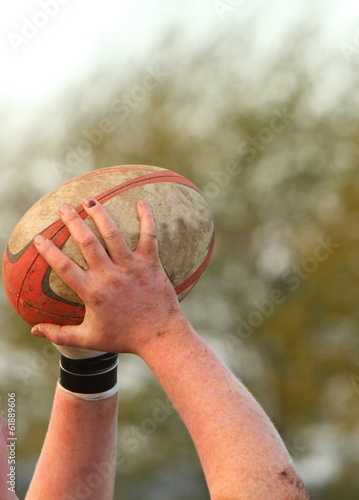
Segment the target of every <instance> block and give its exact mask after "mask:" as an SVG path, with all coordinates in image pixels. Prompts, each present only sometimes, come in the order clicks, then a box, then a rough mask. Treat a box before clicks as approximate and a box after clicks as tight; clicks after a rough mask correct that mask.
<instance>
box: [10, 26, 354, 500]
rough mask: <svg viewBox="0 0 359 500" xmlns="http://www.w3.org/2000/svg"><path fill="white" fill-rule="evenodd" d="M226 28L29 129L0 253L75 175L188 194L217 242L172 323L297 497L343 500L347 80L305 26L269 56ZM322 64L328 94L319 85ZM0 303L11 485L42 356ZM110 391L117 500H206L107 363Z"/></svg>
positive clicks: (253, 31) (77, 93)
mask: <svg viewBox="0 0 359 500" xmlns="http://www.w3.org/2000/svg"><path fill="white" fill-rule="evenodd" d="M304 20H305V22H304ZM226 27H227V28H226V30H223V31H218V35H217V36H216V35H215V33H214V34H213V40H212V42H211V43H209V44H208V43H207V44H206V46H197V47H192V48H191V52H190V51H189V47H188V45H187V46H185V47H183V41H182V37H181V31H180V30H177V31H174V32H173V34H172V35H171V36H168V37H167V38H166V39H165V40H164V42H163V43H162V44H161V45H160V46H158V47H154V48H153V47H151V49H150V50H149V51H148V54H147V56H146V58H145V59H144V60H143V61H142V62H141V64H138V65H137V67H134V65H133V62H132V61H131V60H128V61H127V60H125V59H123V60H111V59H106V61H105V62H104V63H103V64H102V65H100V67H97V68H96V70H95V71H94V72H93V74H91V75H87V77H86V78H85V79H84V80H83V82H82V84H81V83H79V84H78V85H77V86H76V87H75V88H72V87H71V88H70V87H69V88H68V89H66V90H65V91H64V94H63V95H59V96H58V99H57V100H56V102H52V103H50V104H49V105H48V106H47V108H45V109H43V110H42V112H40V113H39V114H38V115H37V116H36V117H35V118H34V119H33V121H32V123H31V124H30V125H29V128H28V130H27V131H26V133H25V134H24V136H23V137H22V141H21V144H20V146H19V147H18V148H14V146H11V147H10V148H9V147H8V146H6V144H2V148H3V149H4V158H6V161H5V162H4V163H3V166H2V171H1V175H2V179H3V182H2V183H1V190H2V196H3V204H2V206H1V207H0V216H1V220H2V221H3V227H2V229H1V237H2V240H1V243H2V247H3V248H4V247H5V242H6V238H7V235H8V234H9V232H10V231H11V228H12V227H13V226H14V225H15V223H16V222H17V220H18V219H19V218H20V217H21V215H22V214H23V213H24V212H25V211H26V209H27V208H29V207H30V206H31V205H32V204H33V203H34V202H35V201H36V200H37V199H38V198H39V197H41V196H42V195H43V194H45V193H46V192H47V191H49V190H50V189H52V188H54V187H55V186H56V185H58V184H60V183H61V182H64V181H66V180H67V179H69V178H71V177H75V176H77V175H80V174H81V173H83V172H85V171H88V170H91V169H94V168H101V167H105V166H110V165H116V164H127V163H144V164H152V165H158V166H162V167H166V168H169V169H173V170H176V171H178V172H180V173H181V174H183V175H185V176H187V177H189V178H190V179H191V180H192V181H194V182H195V183H196V184H197V185H198V186H199V187H200V188H201V189H202V190H203V191H204V193H205V194H206V196H207V198H208V200H209V202H210V204H211V207H212V209H213V212H214V216H215V219H216V228H217V229H216V231H217V233H216V234H217V240H216V249H215V253H214V256H213V260H212V263H211V265H210V267H209V269H208V270H207V271H206V273H205V275H204V276H203V278H202V279H201V282H200V283H199V284H198V285H197V287H196V288H195V289H194V290H193V292H192V293H191V296H190V297H189V298H188V299H186V300H185V301H184V303H183V308H184V310H185V311H186V314H187V315H188V317H189V319H190V320H191V321H192V323H193V324H194V326H195V327H196V329H197V330H198V331H199V332H200V333H201V334H202V335H204V336H205V337H206V339H207V340H208V341H209V343H210V344H211V345H213V347H214V349H215V350H216V351H217V352H218V354H219V355H220V356H221V357H222V358H223V359H224V360H225V362H226V363H228V364H229V365H230V367H231V369H232V370H233V371H234V373H235V374H236V375H237V376H238V377H241V378H242V379H243V380H244V382H245V383H246V384H247V385H248V387H249V389H250V390H251V391H252V392H253V393H254V395H255V396H256V397H257V398H258V400H259V401H260V402H261V404H262V405H263V406H264V407H265V409H266V410H267V412H268V413H269V415H270V416H271V418H272V419H273V421H274V423H275V424H276V426H277V427H278V429H279V430H280V432H281V434H282V436H283V438H284V440H285V441H286V444H287V446H288V448H289V450H290V452H291V453H292V455H293V458H294V460H295V461H296V463H297V464H298V467H299V469H300V471H301V472H302V474H303V477H304V480H306V481H307V486H308V489H309V490H310V492H311V494H312V496H311V498H313V500H322V499H323V500H324V499H326V500H328V499H334V498H338V495H339V492H340V496H341V498H342V499H343V500H346V499H348V500H349V499H353V498H357V497H358V494H359V485H358V481H357V479H356V473H355V471H356V470H357V469H358V465H359V463H358V462H359V459H358V456H359V454H358V441H359V440H358V434H359V428H358V423H357V418H356V415H357V411H358V406H359V382H358V380H359V363H358V356H357V352H358V347H359V346H358V343H359V340H358V336H357V334H356V329H357V325H358V322H359V316H358V307H357V296H358V293H357V291H358V287H359V260H358V256H357V255H358V252H359V244H358V241H359V230H358V229H359V223H358V220H359V219H358V214H359V177H358V173H357V158H358V134H357V127H356V118H355V115H354V110H353V106H352V103H351V99H350V98H349V97H348V96H351V95H353V94H355V92H356V88H357V83H358V82H357V75H355V74H354V73H353V72H352V71H351V68H349V67H348V61H347V60H346V59H345V58H344V56H343V55H342V54H341V53H340V51H339V48H338V47H334V49H333V50H337V52H334V55H333V50H332V49H331V48H330V47H327V46H326V45H325V44H324V42H323V40H322V38H321V37H320V30H319V29H318V25H317V23H316V22H315V21H313V20H312V21H308V18H307V17H306V18H303V19H299V20H298V26H297V28H296V29H293V27H292V30H291V32H290V34H287V35H286V38H283V41H282V44H281V45H280V49H279V50H277V51H275V52H272V53H266V52H265V51H264V49H263V47H261V48H260V47H259V45H258V44H259V41H260V37H261V33H260V32H259V31H260V30H259V28H258V27H257V25H256V18H252V19H246V22H245V28H246V29H245V30H244V29H239V28H243V24H241V26H238V25H235V26H233V29H230V25H226ZM189 54H191V55H190V56H189ZM319 56H320V57H319ZM333 57H334V63H333V64H331V61H332V58H333ZM333 65H334V66H335V68H336V69H337V70H338V68H341V69H342V71H341V75H342V79H341V81H340V82H339V84H338V82H337V81H335V82H334V83H333V84H332V85H329V83H328V79H329V80H330V78H331V77H332V75H333V69H332V66H333ZM19 174H20V175H19ZM357 251H358V252H357ZM1 304H2V317H1V322H2V331H3V332H5V333H4V346H5V347H4V351H3V352H4V353H5V355H6V356H5V355H3V356H2V358H4V364H6V377H5V378H4V377H3V380H2V386H3V387H6V388H11V390H12V391H13V390H14V391H17V393H18V420H19V427H20V432H21V436H20V437H21V439H20V440H19V460H20V461H22V464H23V465H21V464H19V470H22V471H24V478H25V480H24V483H25V482H26V481H28V480H29V477H28V475H27V474H28V473H29V471H31V467H28V463H29V461H30V462H31V463H33V461H34V460H35V459H36V457H37V456H38V454H39V451H40V448H41V445H42V441H43V437H44V433H45V430H46V426H47V421H48V416H49V412H50V407H51V398H52V391H53V387H54V384H55V382H56V377H57V375H56V372H57V356H56V354H55V352H54V350H53V349H52V348H51V347H49V346H48V345H47V344H46V342H45V341H41V340H39V339H32V338H31V336H30V335H29V332H28V328H27V327H26V325H24V324H23V323H22V322H21V320H19V319H18V318H17V317H16V315H15V313H13V312H12V311H11V310H10V309H9V306H8V304H7V301H6V298H5V296H4V294H2V296H1ZM10 351H11V354H10ZM29 353H30V354H29ZM5 358H6V359H5ZM6 360H7V361H6ZM120 379H123V380H122V389H121V404H120V415H119V447H118V449H119V460H118V473H119V476H120V478H119V482H118V483H119V486H118V492H117V493H116V495H117V494H118V495H119V496H118V498H120V490H121V492H122V494H121V498H122V499H123V500H124V499H125V498H126V499H127V500H131V499H135V498H136V499H137V498H148V499H152V498H156V499H158V498H169V497H170V498H171V499H173V500H177V499H178V500H179V499H181V500H184V499H186V498H188V499H190V498H196V499H198V500H200V499H202V498H203V499H205V498H207V497H208V494H207V492H206V487H205V484H204V480H203V477H202V473H201V470H200V467H199V464H198V459H197V456H196V453H195V451H194V450H193V448H192V445H191V441H190V438H189V436H188V434H187V431H186V430H185V428H184V426H183V424H182V422H181V421H180V420H179V419H178V417H177V414H176V412H175V411H174V410H173V409H171V407H170V406H169V405H168V401H167V399H166V396H165V395H164V394H163V392H162V390H161V388H160V387H159V386H158V384H157V383H156V382H155V381H154V380H153V377H152V376H151V374H150V373H149V372H148V370H147V369H146V367H145V366H143V364H142V363H141V362H140V360H135V359H133V357H131V356H123V357H122V361H121V362H120ZM156 405H157V406H158V405H160V407H163V408H164V412H165V413H164V414H166V415H167V417H168V418H165V419H164V421H163V422H158V421H156V420H155V419H154V417H153V411H154V409H155V408H156ZM166 411H167V413H166ZM21 467H22V468H21ZM122 476H125V477H122ZM22 488H23V489H24V488H25V484H23V486H22ZM115 498H117V497H116V496H115Z"/></svg>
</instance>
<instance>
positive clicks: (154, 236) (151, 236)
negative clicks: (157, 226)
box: [147, 230, 157, 240]
mask: <svg viewBox="0 0 359 500" xmlns="http://www.w3.org/2000/svg"><path fill="white" fill-rule="evenodd" d="M147 238H148V239H150V240H157V233H156V231H154V230H151V231H148V233H147Z"/></svg>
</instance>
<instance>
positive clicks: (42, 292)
mask: <svg viewBox="0 0 359 500" xmlns="http://www.w3.org/2000/svg"><path fill="white" fill-rule="evenodd" d="M88 197H94V198H95V199H96V200H98V202H99V203H101V204H103V205H104V206H105V207H106V210H107V211H108V212H109V214H110V215H111V216H112V218H113V219H114V220H115V222H116V223H117V224H118V226H119V227H120V229H121V231H122V232H123V234H124V237H125V239H126V241H127V243H128V245H129V246H130V248H131V249H132V250H134V249H135V248H136V245H137V241H138V236H139V220H138V216H137V211H136V203H137V201H138V200H140V199H144V200H146V201H147V202H148V203H149V204H150V205H151V207H152V210H153V213H154V217H155V221H156V228H157V234H158V243H159V252H160V258H161V262H162V265H163V267H164V269H165V271H166V273H167V275H168V277H169V279H170V280H171V282H172V284H173V286H174V288H175V290H176V293H177V295H178V298H179V300H182V299H183V298H184V297H185V296H186V295H187V294H188V293H189V291H190V290H191V289H192V288H193V286H194V285H195V284H196V283H197V281H198V280H199V278H200V276H201V274H202V273H203V271H204V270H205V268H206V267H207V264H208V262H209V259H210V256H211V253H212V250H213V242H214V223H213V218H212V214H211V211H210V208H209V205H208V203H207V201H206V199H205V198H204V196H203V195H202V193H201V191H200V190H199V189H198V188H197V187H196V186H195V185H194V184H192V183H191V182H190V181H189V180H187V179H186V178H184V177H183V176H181V175H179V174H177V173H175V172H172V171H170V170H166V169H163V168H158V167H153V166H147V165H122V166H117V167H109V168H103V169H99V170H94V171H92V172H88V173H86V174H84V175H81V176H79V177H76V178H74V179H72V180H70V181H68V182H65V183H64V184H62V185H61V186H59V187H57V188H56V189H54V190H53V191H51V192H50V193H48V194H47V195H45V196H44V197H43V198H41V199H40V200H39V201H38V202H37V203H35V205H33V206H32V207H31V208H30V210H29V211H28V212H27V213H26V214H25V215H24V216H23V218H22V219H21V220H20V221H19V223H18V224H17V226H16V227H15V229H14V231H13V232H12V234H11V235H10V238H9V241H8V245H7V248H6V250H5V253H4V257H3V282H4V286H5V289H6V292H7V295H8V297H9V300H10V302H11V304H12V306H13V308H14V309H15V311H16V312H17V313H18V314H19V315H20V316H21V317H22V318H23V319H24V320H25V321H26V322H27V323H28V324H29V325H35V324H37V323H57V324H61V325H64V324H80V323H81V322H82V320H83V317H84V314H85V307H84V304H83V302H82V301H81V299H80V298H79V297H78V295H77V294H76V293H75V292H74V291H73V290H72V289H71V288H70V287H69V286H68V285H66V283H64V282H63V281H62V279H61V278H60V277H59V276H58V275H57V274H56V273H55V272H54V271H53V270H52V268H51V267H50V266H49V265H48V264H47V263H46V262H45V260H44V259H43V258H42V257H41V256H40V255H39V253H38V252H37V250H36V248H35V245H34V238H35V236H36V235H37V234H42V235H43V236H45V237H46V238H49V239H51V240H52V241H53V242H54V243H55V244H56V245H57V246H58V247H59V248H61V249H62V250H63V252H64V253H65V254H66V255H68V256H69V257H70V258H71V259H72V260H74V261H75V262H76V263H77V264H78V265H80V266H81V267H82V268H84V269H86V268H87V263H86V261H85V259H84V257H83V255H82V253H81V251H80V249H79V247H78V246H77V244H76V243H75V241H74V239H73V238H72V236H71V235H70V233H69V231H68V229H67V227H66V226H65V225H64V224H63V222H62V221H61V219H60V217H59V208H60V206H61V205H62V204H64V203H68V204H70V205H72V206H73V207H75V208H76V210H77V212H78V213H79V214H80V215H81V216H82V218H83V219H86V221H87V222H88V224H89V226H90V227H91V228H92V230H93V231H94V232H95V234H96V235H97V236H99V232H98V230H97V228H96V226H95V225H94V223H93V221H92V219H91V218H90V217H88V216H87V213H86V212H85V211H84V209H83V207H82V202H83V200H84V199H85V198H88ZM100 241H102V243H103V244H104V242H103V240H102V238H100Z"/></svg>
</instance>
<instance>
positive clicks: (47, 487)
mask: <svg viewBox="0 0 359 500" xmlns="http://www.w3.org/2000/svg"><path fill="white" fill-rule="evenodd" d="M116 431H117V394H115V395H113V396H111V397H110V398H108V399H103V400H101V401H84V400H82V399H79V398H77V397H76V396H74V395H72V394H70V393H68V392H65V391H64V390H62V388H61V387H60V386H59V385H58V386H57V388H56V392H55V398H54V404H53V409H52V414H51V419H50V424H49V428H48V431H47V435H46V439H45V443H44V446H43V449H42V451H41V455H40V458H39V461H38V463H37V466H36V469H35V473H34V476H33V479H32V481H31V484H30V488H29V491H28V493H27V495H26V500H47V499H49V498H54V499H55V498H61V499H63V500H74V499H76V498H86V499H87V500H112V497H113V489H114V483H115V464H116V444H117V439H116Z"/></svg>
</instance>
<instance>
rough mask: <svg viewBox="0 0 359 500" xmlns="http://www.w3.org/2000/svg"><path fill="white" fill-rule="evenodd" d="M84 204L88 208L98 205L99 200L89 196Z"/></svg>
mask: <svg viewBox="0 0 359 500" xmlns="http://www.w3.org/2000/svg"><path fill="white" fill-rule="evenodd" d="M84 205H85V206H86V207H87V208H92V207H94V206H95V205H97V201H96V200H95V199H94V198H87V199H86V200H84Z"/></svg>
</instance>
